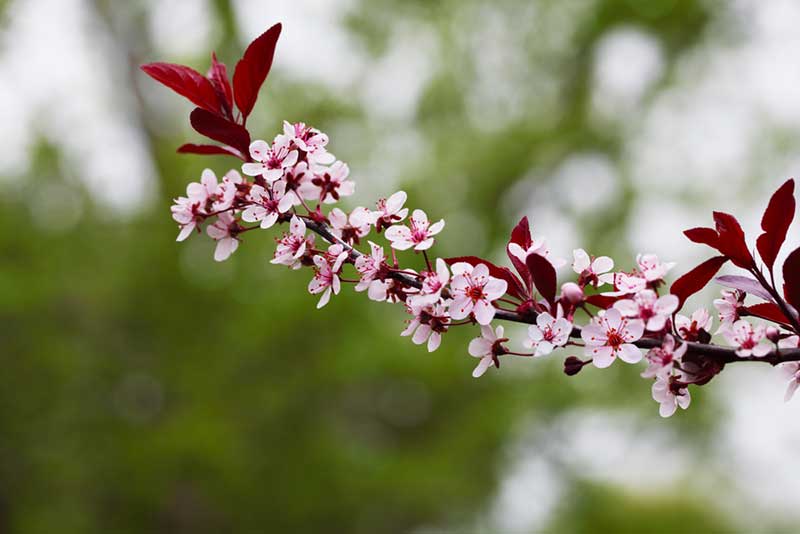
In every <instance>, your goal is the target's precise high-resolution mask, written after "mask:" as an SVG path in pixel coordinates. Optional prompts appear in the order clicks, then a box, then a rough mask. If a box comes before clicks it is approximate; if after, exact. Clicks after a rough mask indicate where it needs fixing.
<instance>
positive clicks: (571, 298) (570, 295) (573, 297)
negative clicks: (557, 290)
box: [561, 282, 585, 305]
mask: <svg viewBox="0 0 800 534" xmlns="http://www.w3.org/2000/svg"><path fill="white" fill-rule="evenodd" d="M561 299H562V300H563V301H565V302H569V303H570V304H573V305H575V304H580V303H581V302H583V301H584V299H585V295H584V293H583V289H581V286H579V285H578V284H576V283H575V282H567V283H565V284H563V285H562V286H561Z"/></svg>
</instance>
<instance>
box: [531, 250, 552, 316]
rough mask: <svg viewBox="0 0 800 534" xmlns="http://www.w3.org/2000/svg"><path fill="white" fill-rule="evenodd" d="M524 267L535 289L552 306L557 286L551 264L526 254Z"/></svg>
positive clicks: (541, 257) (542, 258)
mask: <svg viewBox="0 0 800 534" xmlns="http://www.w3.org/2000/svg"><path fill="white" fill-rule="evenodd" d="M525 265H527V266H528V271H530V273H531V278H532V279H533V284H534V285H535V286H536V289H538V290H539V293H541V295H542V296H543V297H544V298H545V300H546V301H547V302H549V303H550V304H551V305H552V304H553V303H554V302H555V300H556V285H557V281H556V269H555V267H553V264H552V263H550V262H549V261H548V260H547V258H545V257H544V256H540V255H539V254H528V257H527V258H525Z"/></svg>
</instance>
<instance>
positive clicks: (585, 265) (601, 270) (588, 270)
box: [572, 248, 614, 287]
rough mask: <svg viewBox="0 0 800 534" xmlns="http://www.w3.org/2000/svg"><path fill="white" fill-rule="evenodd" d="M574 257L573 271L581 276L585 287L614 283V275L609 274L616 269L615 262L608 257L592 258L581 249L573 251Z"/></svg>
mask: <svg viewBox="0 0 800 534" xmlns="http://www.w3.org/2000/svg"><path fill="white" fill-rule="evenodd" d="M572 257H573V261H572V270H573V271H575V272H576V273H578V274H579V275H580V279H579V280H580V282H581V283H582V284H583V285H586V284H592V285H593V286H594V287H598V286H601V285H603V284H605V283H612V282H613V281H614V274H613V273H610V272H609V271H611V269H613V268H614V260H612V259H611V258H609V257H608V256H600V257H599V258H590V257H589V254H587V253H586V251H585V250H583V249H582V248H579V249H575V250H573V251H572Z"/></svg>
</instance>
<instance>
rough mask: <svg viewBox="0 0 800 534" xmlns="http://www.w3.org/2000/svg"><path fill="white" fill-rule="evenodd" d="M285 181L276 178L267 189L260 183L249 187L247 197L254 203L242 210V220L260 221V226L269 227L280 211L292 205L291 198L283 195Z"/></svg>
mask: <svg viewBox="0 0 800 534" xmlns="http://www.w3.org/2000/svg"><path fill="white" fill-rule="evenodd" d="M285 190H286V182H284V181H282V180H278V181H276V182H273V183H272V185H271V186H267V189H265V188H263V187H261V186H260V185H254V186H253V187H251V188H250V193H249V194H248V195H247V199H248V200H249V201H250V202H253V203H254V204H253V205H251V206H248V207H247V208H246V209H245V210H244V211H243V212H242V220H244V221H247V222H258V221H261V228H269V227H271V226H272V225H273V224H275V221H277V220H278V217H279V216H280V215H281V214H282V213H286V212H287V211H289V209H291V207H292V198H291V197H289V196H286V195H284V192H285Z"/></svg>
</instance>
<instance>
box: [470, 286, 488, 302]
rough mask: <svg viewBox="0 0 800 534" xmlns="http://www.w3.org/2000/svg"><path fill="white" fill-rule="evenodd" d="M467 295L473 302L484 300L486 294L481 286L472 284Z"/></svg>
mask: <svg viewBox="0 0 800 534" xmlns="http://www.w3.org/2000/svg"><path fill="white" fill-rule="evenodd" d="M467 296H468V297H469V298H471V299H472V301H473V302H477V301H479V300H483V298H484V297H485V296H486V295H485V293H484V292H483V288H482V287H481V286H471V287H470V288H469V290H468V291H467Z"/></svg>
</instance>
